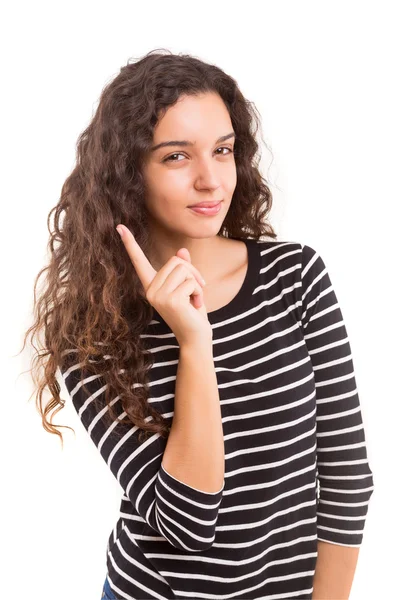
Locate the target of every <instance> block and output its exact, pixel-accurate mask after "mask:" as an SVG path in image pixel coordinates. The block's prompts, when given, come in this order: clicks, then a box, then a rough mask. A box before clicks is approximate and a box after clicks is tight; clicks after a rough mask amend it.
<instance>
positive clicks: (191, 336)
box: [117, 225, 212, 345]
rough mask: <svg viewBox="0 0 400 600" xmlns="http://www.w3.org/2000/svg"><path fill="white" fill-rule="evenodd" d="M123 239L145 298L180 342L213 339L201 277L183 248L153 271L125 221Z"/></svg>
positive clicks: (186, 342) (119, 226)
mask: <svg viewBox="0 0 400 600" xmlns="http://www.w3.org/2000/svg"><path fill="white" fill-rule="evenodd" d="M119 230H121V231H122V234H123V235H122V236H121V239H122V242H123V244H124V246H125V249H126V251H127V252H128V255H129V258H130V259H131V262H132V265H133V267H134V268H135V270H136V273H137V274H138V277H139V279H140V281H141V282H142V285H143V287H144V290H145V293H146V299H147V300H148V301H149V302H150V304H151V305H152V306H154V308H155V309H156V310H157V311H158V312H159V313H160V315H161V316H162V317H163V319H164V320H165V322H166V323H167V324H168V325H169V327H170V328H171V330H172V331H173V333H174V334H175V337H176V339H177V341H178V343H179V345H182V344H188V343H191V342H193V341H197V340H198V339H199V338H200V339H208V340H210V339H212V329H211V325H210V322H209V320H208V317H207V311H206V307H205V305H204V302H203V288H202V285H203V278H202V276H201V274H200V273H199V271H198V270H197V269H196V267H195V266H194V265H192V263H191V259H190V253H189V251H188V250H187V249H186V248H181V249H180V250H178V252H177V253H176V255H175V256H172V257H171V258H170V259H169V260H168V261H167V262H166V263H165V265H164V266H163V267H161V269H160V270H159V271H156V270H155V269H154V268H153V266H152V265H151V264H150V262H149V260H148V259H147V257H146V256H145V254H144V252H143V250H142V249H141V247H140V246H139V244H138V243H137V241H136V240H135V238H134V236H133V234H132V232H131V231H130V230H129V229H128V228H127V227H125V225H118V227H117V231H119Z"/></svg>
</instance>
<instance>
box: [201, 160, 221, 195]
mask: <svg viewBox="0 0 400 600" xmlns="http://www.w3.org/2000/svg"><path fill="white" fill-rule="evenodd" d="M195 178H196V187H199V188H207V189H213V190H214V189H217V188H219V187H220V185H221V183H220V173H219V169H218V165H217V164H216V162H215V159H213V158H200V159H199V160H198V162H197V165H196V175H195Z"/></svg>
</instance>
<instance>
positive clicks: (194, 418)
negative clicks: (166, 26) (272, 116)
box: [28, 52, 374, 599]
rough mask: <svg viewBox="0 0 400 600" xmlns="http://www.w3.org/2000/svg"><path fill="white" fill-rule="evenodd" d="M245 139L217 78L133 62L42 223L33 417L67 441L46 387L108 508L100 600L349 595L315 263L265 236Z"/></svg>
mask: <svg viewBox="0 0 400 600" xmlns="http://www.w3.org/2000/svg"><path fill="white" fill-rule="evenodd" d="M254 125H255V127H254ZM258 125H259V122H258V118H257V113H256V111H255V109H253V108H252V106H251V103H250V102H248V101H246V99H245V98H244V97H243V95H242V93H241V92H240V90H239V88H238V86H237V83H236V82H235V80H234V79H232V77H230V76H229V75H227V74H226V73H224V72H223V71H222V70H221V69H219V68H218V67H216V66H213V65H209V64H206V63H204V62H202V61H200V60H198V59H197V58H194V57H191V56H187V55H173V54H171V53H160V52H150V53H149V54H148V55H146V56H145V57H143V58H142V59H141V60H138V61H137V62H136V63H133V64H129V63H128V64H127V65H126V66H124V67H123V68H122V69H121V71H120V73H119V74H118V75H117V76H116V77H115V79H114V80H113V81H111V83H109V84H108V85H107V87H106V88H105V89H104V91H103V93H102V96H101V98H100V102H99V106H98V108H97V111H96V114H95V115H94V118H93V120H92V122H91V123H90V125H89V126H88V128H87V129H86V130H85V131H84V132H83V133H82V135H81V136H80V138H79V143H78V147H77V150H78V152H77V165H76V167H75V168H74V170H73V172H72V173H71V175H70V176H69V177H68V178H67V180H66V182H65V184H64V186H63V189H62V195H61V198H60V201H59V203H58V205H57V206H56V207H55V208H54V209H53V211H55V217H56V218H55V226H54V232H53V233H52V240H51V251H52V256H51V262H50V265H49V267H48V285H47V289H46V290H45V291H44V292H43V295H42V297H41V298H40V299H39V301H38V302H37V319H36V322H35V324H34V326H33V327H32V328H31V329H30V330H29V331H32V330H34V331H35V332H37V331H39V329H40V328H41V326H45V343H46V348H45V350H46V353H45V354H42V356H41V358H42V359H44V357H45V356H47V357H48V359H47V362H46V370H45V376H44V379H43V380H42V381H41V382H40V386H39V391H38V399H39V400H38V403H39V406H40V409H41V412H42V416H43V425H44V427H45V428H46V430H47V431H49V432H51V433H55V434H57V435H59V436H60V438H61V441H62V435H61V433H60V432H59V431H58V430H57V428H56V427H55V426H53V425H52V423H51V422H49V421H47V418H46V417H47V416H48V415H49V413H50V411H51V410H53V409H56V410H55V412H57V411H58V410H60V409H61V408H62V406H63V403H64V401H63V400H62V399H61V398H60V395H59V392H60V385H59V383H58V381H57V379H56V371H57V368H60V371H61V373H62V376H63V380H64V382H65V385H66V388H67V390H68V392H69V395H70V397H71V399H72V402H73V405H74V407H75V409H76V411H77V413H78V415H79V418H80V419H81V421H82V423H83V425H84V427H85V429H86V430H87V432H88V434H89V435H90V437H91V439H92V440H93V442H94V443H95V445H96V447H97V448H98V450H99V453H100V455H101V456H102V458H103V459H104V460H105V461H106V463H107V465H108V466H109V468H110V470H111V471H112V473H113V475H114V476H115V477H116V479H117V481H118V482H119V483H120V485H121V487H122V488H123V492H124V493H123V495H122V498H121V508H120V517H119V519H118V521H117V523H116V525H115V527H114V529H113V531H112V532H111V534H110V536H109V539H108V544H107V553H106V564H107V576H106V581H105V583H104V588H103V596H102V597H103V598H124V599H137V598H141V599H142V598H231V597H232V598H246V599H249V598H298V599H301V598H318V597H324V598H328V597H331V598H338V597H341V598H343V597H348V594H349V592H350V587H351V582H352V578H353V575H354V569H355V566H356V561H357V554H358V550H359V547H360V545H361V542H362V538H363V529H364V524H365V518H366V514H367V509H368V503H369V499H370V496H371V494H372V492H373V487H374V486H373V478H372V472H371V470H370V467H369V464H368V459H367V451H366V444H365V435H364V430H363V422H362V416H361V411H360V404H359V398H358V394H357V387H356V381H355V376H354V370H353V363H352V358H351V349H350V345H349V341H348V338H347V332H346V328H345V325H344V322H343V318H342V313H341V310H340V308H339V305H338V302H337V298H336V295H335V292H334V290H333V288H332V284H331V281H330V278H329V274H328V272H327V270H326V266H325V264H324V262H323V259H322V258H321V257H320V256H319V254H318V253H317V252H316V251H315V250H314V249H313V248H311V247H310V246H307V245H304V244H301V243H299V242H291V241H277V235H276V233H275V232H274V231H273V229H272V227H271V225H270V224H268V223H267V222H266V217H267V216H268V213H269V211H270V209H271V204H272V197H271V192H270V190H269V188H268V186H267V185H266V183H265V181H264V179H263V178H262V176H261V174H260V172H259V170H258V159H257V160H256V158H255V157H256V152H257V150H258V144H257V142H256V139H255V134H256V131H257V126H258ZM204 203H208V204H209V205H212V207H210V206H209V207H208V208H203V209H202V208H200V207H199V206H198V205H199V204H204ZM195 205H197V207H196V206H195ZM53 211H52V212H53ZM61 216H63V221H62V223H61ZM117 227H118V229H117ZM119 232H120V235H121V236H122V237H120V235H118V233H119ZM265 238H267V239H265ZM268 238H272V239H268ZM56 242H58V244H57V245H56ZM39 276H40V274H39ZM39 276H38V277H39ZM204 280H205V281H204ZM29 331H28V333H29ZM46 385H47V386H48V387H49V389H50V390H51V392H52V395H53V399H52V401H51V402H50V403H48V404H47V406H46V407H45V408H44V409H42V406H41V401H40V400H41V394H42V391H43V389H44V387H45V386H46ZM329 594H330V595H329Z"/></svg>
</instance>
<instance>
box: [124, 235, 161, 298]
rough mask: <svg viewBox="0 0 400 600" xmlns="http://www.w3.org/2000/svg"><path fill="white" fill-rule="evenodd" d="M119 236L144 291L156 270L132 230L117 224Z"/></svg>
mask: <svg viewBox="0 0 400 600" xmlns="http://www.w3.org/2000/svg"><path fill="white" fill-rule="evenodd" d="M116 229H117V231H118V233H119V234H120V236H121V239H122V241H123V243H124V246H125V248H126V251H127V252H128V255H129V258H130V259H131V262H132V264H133V266H134V268H135V270H136V273H137V274H138V276H139V279H140V281H141V282H142V284H143V287H144V290H145V292H147V289H148V287H149V285H150V283H151V282H152V281H153V279H154V277H155V276H156V274H157V271H156V270H155V269H154V268H153V267H152V265H151V264H150V262H149V260H148V258H147V256H146V255H145V253H144V252H143V250H142V249H141V247H140V246H139V244H138V243H137V241H136V240H135V238H134V236H133V234H132V232H131V231H130V230H129V229H128V228H127V227H125V225H121V224H120V225H118V227H117V228H116Z"/></svg>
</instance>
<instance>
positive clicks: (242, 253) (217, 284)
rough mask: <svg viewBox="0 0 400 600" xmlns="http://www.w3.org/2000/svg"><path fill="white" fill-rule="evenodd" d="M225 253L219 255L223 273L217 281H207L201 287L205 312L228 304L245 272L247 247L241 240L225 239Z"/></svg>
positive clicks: (240, 284)
mask: <svg viewBox="0 0 400 600" xmlns="http://www.w3.org/2000/svg"><path fill="white" fill-rule="evenodd" d="M226 242H227V245H226V254H225V255H224V256H222V257H221V263H223V265H225V269H224V274H223V275H222V276H220V277H219V278H218V280H217V281H213V282H208V281H207V284H206V286H205V287H204V288H203V298H204V304H205V306H206V309H207V312H212V311H214V310H218V309H219V308H222V307H223V306H226V305H227V304H229V302H230V301H231V300H233V298H234V297H235V296H236V294H237V293H238V292H239V290H240V288H241V287H242V285H243V282H244V279H245V277H246V273H247V262H248V260H247V258H248V257H247V247H246V244H245V242H242V241H241V240H232V239H230V240H226Z"/></svg>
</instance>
